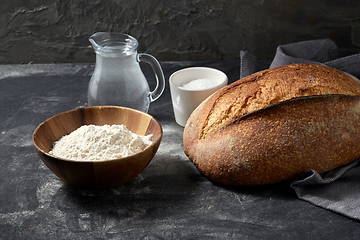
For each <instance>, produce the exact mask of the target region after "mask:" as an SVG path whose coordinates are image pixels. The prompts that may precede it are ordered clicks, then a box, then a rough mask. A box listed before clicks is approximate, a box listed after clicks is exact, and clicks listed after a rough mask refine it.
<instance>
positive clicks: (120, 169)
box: [33, 106, 163, 188]
mask: <svg viewBox="0 0 360 240" xmlns="http://www.w3.org/2000/svg"><path fill="white" fill-rule="evenodd" d="M90 124H93V125H99V126H101V125H105V124H108V125H113V124H118V125H120V124H123V125H125V126H126V127H127V128H128V129H129V130H130V131H131V132H133V133H136V134H139V135H148V134H153V143H152V145H150V146H149V147H147V148H146V149H144V150H143V151H142V152H139V153H137V154H134V155H132V156H128V157H124V158H120V159H114V160H106V161H75V160H69V159H64V158H59V157H54V156H52V155H50V154H49V153H48V152H49V151H50V150H51V148H52V146H53V143H54V142H55V141H57V140H59V139H60V138H61V137H62V136H64V135H67V134H69V133H71V132H73V131H74V130H76V129H77V128H79V127H80V126H82V125H90ZM162 135H163V132H162V127H161V125H160V123H159V122H158V121H157V120H156V119H155V118H153V117H152V116H150V115H149V114H147V113H144V112H140V111H138V110H134V109H130V108H124V107H116V106H101V107H86V108H79V109H75V110H71V111H68V112H64V113H60V114H58V115H55V116H53V117H51V118H49V119H48V120H46V121H44V122H43V123H41V124H40V125H39V126H38V127H37V128H36V130H35V131H34V134H33V144H34V147H35V149H36V152H37V154H38V155H39V156H40V158H41V160H42V161H43V162H44V163H45V165H46V166H47V167H48V168H49V169H50V170H51V171H52V172H53V173H54V174H55V175H56V176H58V177H59V178H60V179H62V180H63V181H65V182H67V183H69V184H72V185H77V186H82V187H96V188H106V187H116V186H119V185H121V184H123V183H126V182H128V181H130V180H131V179H133V178H135V177H136V176H137V175H139V174H140V173H141V172H142V171H143V170H144V169H145V167H146V166H147V165H148V164H149V163H150V161H151V159H152V158H153V157H154V155H155V153H156V151H157V150H158V148H159V145H160V142H161V139H162Z"/></svg>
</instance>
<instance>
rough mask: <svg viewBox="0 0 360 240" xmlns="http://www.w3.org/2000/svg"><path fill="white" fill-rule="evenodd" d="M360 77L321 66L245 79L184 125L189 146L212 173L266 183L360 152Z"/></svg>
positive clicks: (231, 181)
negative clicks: (358, 78)
mask: <svg viewBox="0 0 360 240" xmlns="http://www.w3.org/2000/svg"><path fill="white" fill-rule="evenodd" d="M359 96H360V81H359V80H357V79H356V78H354V77H352V76H350V75H348V74H346V73H343V72H341V71H339V70H336V69H333V68H330V67H326V66H322V65H316V64H292V65H287V66H282V67H277V68H273V69H268V70H264V71H261V72H258V73H255V74H253V75H250V76H248V77H245V78H243V79H240V80H238V81H236V82H234V83H232V84H230V85H228V86H226V87H224V88H222V89H220V90H219V91H217V92H216V93H214V94H213V95H212V96H210V97H209V98H208V99H206V100H205V101H204V102H202V103H201V104H200V105H199V106H198V107H197V108H196V109H195V111H194V112H193V113H192V114H191V116H190V118H189V119H188V122H187V124H186V126H185V129H184V135H183V143H184V152H185V154H186V155H187V156H188V158H189V159H190V160H191V161H192V162H193V163H194V165H195V166H196V167H197V168H198V169H199V170H200V171H201V172H202V173H204V174H205V175H206V176H208V177H209V178H211V179H213V180H215V181H217V182H220V183H223V184H227V185H260V184H269V183H275V182H279V181H283V180H287V179H291V178H293V177H295V176H297V175H298V174H300V173H301V172H303V171H306V170H310V169H314V170H316V171H317V172H319V173H323V172H326V171H329V170H332V169H334V168H336V167H339V166H341V165H344V164H346V163H349V162H351V161H354V160H356V159H357V158H359V157H360V97H359Z"/></svg>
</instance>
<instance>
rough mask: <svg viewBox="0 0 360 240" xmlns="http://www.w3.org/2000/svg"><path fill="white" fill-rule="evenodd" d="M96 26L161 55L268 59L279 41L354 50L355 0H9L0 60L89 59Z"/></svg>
mask: <svg viewBox="0 0 360 240" xmlns="http://www.w3.org/2000/svg"><path fill="white" fill-rule="evenodd" d="M98 31H116V32H124V33H128V34H130V35H133V36H134V37H136V38H137V39H138V40H139V42H140V46H139V49H138V50H139V52H147V53H150V54H152V55H154V56H155V57H156V58H158V59H159V60H161V61H172V60H231V59H238V58H239V52H240V50H249V51H251V52H252V53H254V54H255V55H256V56H258V57H259V58H261V59H271V58H272V57H273V55H274V53H275V50H276V46H278V45H279V44H284V43H290V42H295V41H302V40H309V39H317V38H330V39H332V40H334V41H335V42H336V44H337V45H338V47H339V48H340V51H341V54H344V55H347V54H350V53H357V52H359V51H360V1H358V0H341V1H339V0H338V1H336V0H335V1H334V0H301V1H289V0H176V1H175V0H146V1H145V0H144V1H141V0H85V1H81V0H12V1H9V0H7V1H6V2H5V3H4V2H2V4H1V8H0V41H1V48H0V64H4V63H52V62H56V63H63V62H66V63H69V62H94V61H95V56H94V53H93V51H92V48H91V46H90V43H89V42H88V37H89V36H90V35H91V34H92V33H94V32H98Z"/></svg>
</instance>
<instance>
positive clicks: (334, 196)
mask: <svg viewBox="0 0 360 240" xmlns="http://www.w3.org/2000/svg"><path fill="white" fill-rule="evenodd" d="M240 60H241V65H240V77H241V78H242V77H245V76H247V75H250V74H252V73H254V72H257V71H260V70H263V69H266V68H274V67H278V66H283V65H288V64H291V63H317V64H323V65H327V66H330V67H333V68H336V69H339V70H342V71H344V72H347V73H349V74H351V75H353V76H355V77H357V78H360V54H354V55H350V56H347V57H343V58H338V49H337V46H336V44H335V43H334V42H333V41H331V40H329V39H320V40H311V41H304V42H297V43H292V44H286V45H281V46H279V47H278V48H277V51H276V55H275V57H274V59H273V60H272V62H271V63H270V65H269V62H268V63H266V62H264V61H259V60H258V59H257V58H256V57H255V56H254V55H252V54H251V53H250V52H247V51H241V53H240ZM359 147H360V146H359ZM359 162H360V159H359V160H357V161H354V162H351V163H349V164H347V165H345V166H342V167H339V168H337V169H334V170H332V171H329V172H326V173H324V174H319V173H317V172H316V171H314V170H310V171H307V172H304V173H302V174H301V175H300V176H298V178H297V179H295V180H294V181H293V182H292V183H291V185H290V187H291V188H292V189H294V190H295V193H296V195H297V196H298V198H300V199H302V200H305V201H308V202H310V203H312V204H314V205H317V206H320V207H323V208H325V209H328V210H331V211H333V212H336V213H339V214H342V215H344V216H347V217H350V218H353V219H358V220H360V190H359V189H360V164H359Z"/></svg>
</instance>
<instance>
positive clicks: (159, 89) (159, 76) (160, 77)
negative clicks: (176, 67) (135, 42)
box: [137, 53, 165, 102]
mask: <svg viewBox="0 0 360 240" xmlns="http://www.w3.org/2000/svg"><path fill="white" fill-rule="evenodd" d="M137 60H138V62H141V61H143V62H146V63H148V64H150V66H151V67H152V69H153V71H154V73H155V78H156V87H155V89H154V91H152V92H150V101H151V102H153V101H155V100H156V99H158V98H159V97H160V96H161V94H162V93H163V92H164V89H165V77H164V73H163V71H162V69H161V66H160V63H159V62H158V60H156V58H155V57H153V56H151V55H149V54H146V53H139V54H138V56H137Z"/></svg>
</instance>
